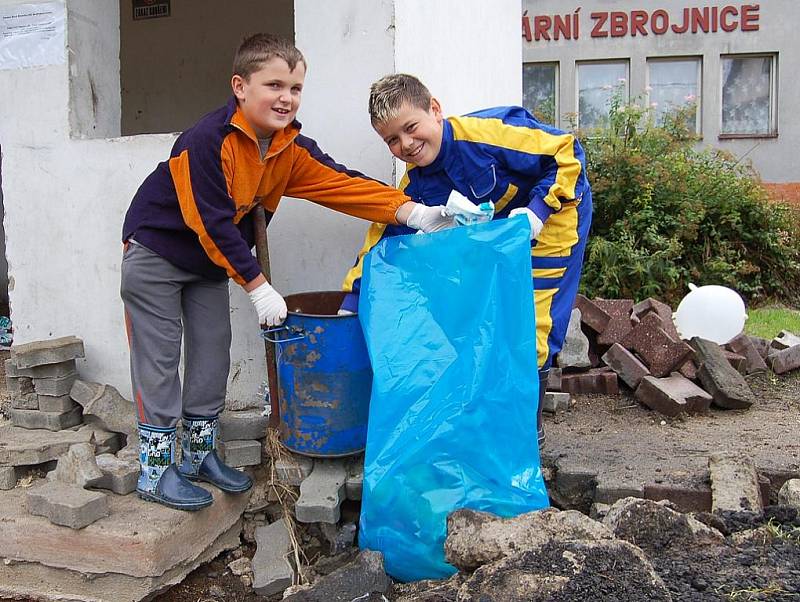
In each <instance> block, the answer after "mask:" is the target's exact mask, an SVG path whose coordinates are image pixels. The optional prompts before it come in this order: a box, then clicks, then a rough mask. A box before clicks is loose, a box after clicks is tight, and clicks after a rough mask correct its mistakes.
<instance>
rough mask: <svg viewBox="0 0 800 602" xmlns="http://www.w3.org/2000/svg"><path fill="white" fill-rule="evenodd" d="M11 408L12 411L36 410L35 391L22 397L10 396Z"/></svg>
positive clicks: (37, 405) (37, 397)
mask: <svg viewBox="0 0 800 602" xmlns="http://www.w3.org/2000/svg"><path fill="white" fill-rule="evenodd" d="M11 408H12V409H14V410H38V409H39V396H38V395H37V394H36V392H35V391H34V392H32V393H25V394H24V395H12V396H11Z"/></svg>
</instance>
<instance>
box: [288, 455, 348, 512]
mask: <svg viewBox="0 0 800 602" xmlns="http://www.w3.org/2000/svg"><path fill="white" fill-rule="evenodd" d="M346 481H347V468H346V465H345V461H344V460H316V461H315V462H314V470H313V471H312V472H311V474H310V475H309V476H308V478H307V479H306V480H305V481H303V482H302V483H301V484H300V497H299V498H297V502H295V505H294V511H295V515H296V517H297V520H298V521H299V522H301V523H336V522H339V516H340V506H341V503H342V501H343V500H344V496H345V482H346Z"/></svg>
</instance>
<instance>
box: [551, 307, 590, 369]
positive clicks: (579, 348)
mask: <svg viewBox="0 0 800 602" xmlns="http://www.w3.org/2000/svg"><path fill="white" fill-rule="evenodd" d="M556 360H557V361H558V367H559V368H562V369H563V368H589V367H590V366H591V365H592V362H591V360H590V359H589V339H588V338H587V337H586V335H585V334H583V331H582V330H581V310H579V309H577V308H575V309H573V310H572V313H571V314H570V317H569V325H568V326H567V334H566V336H565V337H564V344H563V346H562V347H561V351H559V352H558V356H557V357H556Z"/></svg>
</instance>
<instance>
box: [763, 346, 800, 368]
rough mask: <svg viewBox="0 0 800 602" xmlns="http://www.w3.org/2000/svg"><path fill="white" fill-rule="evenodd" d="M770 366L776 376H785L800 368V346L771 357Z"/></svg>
mask: <svg viewBox="0 0 800 602" xmlns="http://www.w3.org/2000/svg"><path fill="white" fill-rule="evenodd" d="M769 365H770V367H771V368H772V371H773V372H774V373H775V374H783V373H784V372H789V371H790V370H795V369H797V368H800V345H795V346H794V347H789V348H788V349H784V350H783V351H778V352H777V353H774V354H772V355H770V356H769Z"/></svg>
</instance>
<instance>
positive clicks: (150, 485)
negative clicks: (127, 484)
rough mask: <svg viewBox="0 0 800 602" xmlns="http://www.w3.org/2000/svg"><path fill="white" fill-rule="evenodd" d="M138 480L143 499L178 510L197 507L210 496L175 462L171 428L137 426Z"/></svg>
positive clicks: (209, 499) (210, 500) (206, 501)
mask: <svg viewBox="0 0 800 602" xmlns="http://www.w3.org/2000/svg"><path fill="white" fill-rule="evenodd" d="M139 464H140V466H141V472H140V473H139V482H138V483H137V485H136V492H137V493H138V494H139V497H140V498H142V499H143V500H148V501H150V502H157V503H159V504H163V505H164V506H169V507H170V508H176V509H178V510H191V511H193V510H200V509H201V508H205V507H206V506H209V505H210V504H211V502H213V501H214V498H212V497H211V494H210V493H209V492H208V491H206V490H205V489H203V488H202V487H198V486H197V485H193V484H192V483H190V482H189V481H187V480H186V477H184V476H183V475H182V474H181V473H180V472H179V471H178V467H177V466H176V465H175V429H174V428H160V427H155V426H149V425H146V424H140V425H139Z"/></svg>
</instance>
